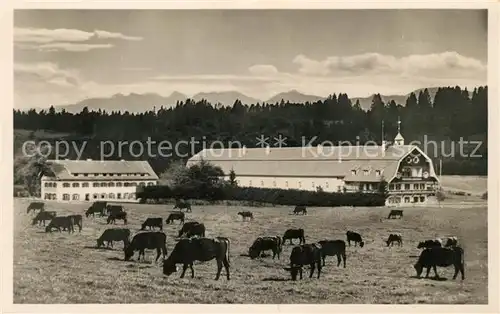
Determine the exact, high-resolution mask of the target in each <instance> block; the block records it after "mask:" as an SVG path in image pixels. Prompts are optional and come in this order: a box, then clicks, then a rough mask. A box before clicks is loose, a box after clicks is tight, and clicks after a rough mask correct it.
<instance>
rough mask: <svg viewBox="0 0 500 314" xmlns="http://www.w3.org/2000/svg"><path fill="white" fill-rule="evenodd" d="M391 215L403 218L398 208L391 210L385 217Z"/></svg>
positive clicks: (389, 217)
mask: <svg viewBox="0 0 500 314" xmlns="http://www.w3.org/2000/svg"><path fill="white" fill-rule="evenodd" d="M392 217H399V218H400V219H401V218H403V211H402V210H400V209H393V210H391V212H390V213H389V216H387V219H391V218H392Z"/></svg>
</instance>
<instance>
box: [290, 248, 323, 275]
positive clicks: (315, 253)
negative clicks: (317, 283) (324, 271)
mask: <svg viewBox="0 0 500 314" xmlns="http://www.w3.org/2000/svg"><path fill="white" fill-rule="evenodd" d="M304 265H310V267H311V272H310V273H309V278H312V276H313V273H314V270H315V268H318V279H319V277H320V274H321V267H322V265H321V245H320V244H318V243H311V244H302V245H299V246H296V247H294V248H293V249H292V253H291V254H290V268H285V270H288V271H290V273H291V276H292V280H294V281H295V280H297V274H300V279H302V267H303V266H304Z"/></svg>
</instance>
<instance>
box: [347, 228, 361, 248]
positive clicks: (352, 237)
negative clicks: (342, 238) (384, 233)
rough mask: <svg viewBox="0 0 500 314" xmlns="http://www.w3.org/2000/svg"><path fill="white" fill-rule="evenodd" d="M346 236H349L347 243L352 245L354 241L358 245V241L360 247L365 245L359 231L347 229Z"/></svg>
mask: <svg viewBox="0 0 500 314" xmlns="http://www.w3.org/2000/svg"><path fill="white" fill-rule="evenodd" d="M346 236H347V243H348V244H349V246H351V241H353V242H354V246H357V245H358V243H359V246H360V247H363V246H364V245H365V242H363V239H362V238H361V235H360V234H359V233H357V232H354V231H347V232H346Z"/></svg>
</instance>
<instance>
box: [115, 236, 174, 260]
mask: <svg viewBox="0 0 500 314" xmlns="http://www.w3.org/2000/svg"><path fill="white" fill-rule="evenodd" d="M146 249H149V250H153V249H156V260H155V262H157V261H158V258H160V253H162V254H163V258H165V256H166V255H167V236H166V235H165V233H163V232H160V231H147V232H141V233H138V234H136V235H135V236H134V238H133V239H132V241H131V242H130V243H129V244H128V245H127V246H125V248H124V249H123V251H124V252H125V260H126V261H128V260H130V258H131V257H132V256H133V255H134V252H135V251H139V257H138V258H137V260H138V261H139V260H140V259H141V255H142V259H143V260H144V259H145V258H146V256H145V254H144V251H145V250H146Z"/></svg>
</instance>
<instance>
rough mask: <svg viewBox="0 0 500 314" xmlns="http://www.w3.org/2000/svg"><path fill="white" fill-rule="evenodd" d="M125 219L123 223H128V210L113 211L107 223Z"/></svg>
mask: <svg viewBox="0 0 500 314" xmlns="http://www.w3.org/2000/svg"><path fill="white" fill-rule="evenodd" d="M117 219H118V220H123V224H124V225H126V224H127V213H126V212H115V213H113V212H111V213H110V214H109V216H108V220H107V224H108V225H109V224H110V223H113V224H114V223H116V220H117Z"/></svg>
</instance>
